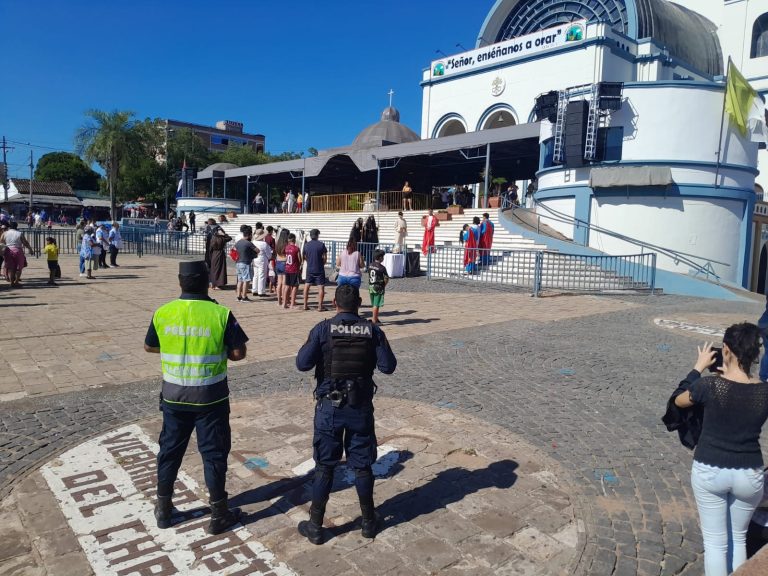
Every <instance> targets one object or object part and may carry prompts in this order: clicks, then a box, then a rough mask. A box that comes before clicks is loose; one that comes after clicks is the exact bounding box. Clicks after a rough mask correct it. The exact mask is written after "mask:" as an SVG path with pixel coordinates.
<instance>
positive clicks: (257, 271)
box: [205, 218, 328, 312]
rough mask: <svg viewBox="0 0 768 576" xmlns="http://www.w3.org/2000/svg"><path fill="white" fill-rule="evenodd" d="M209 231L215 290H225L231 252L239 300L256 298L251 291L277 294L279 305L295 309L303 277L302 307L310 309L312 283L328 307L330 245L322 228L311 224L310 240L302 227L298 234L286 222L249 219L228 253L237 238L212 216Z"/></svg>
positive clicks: (208, 249)
mask: <svg viewBox="0 0 768 576" xmlns="http://www.w3.org/2000/svg"><path fill="white" fill-rule="evenodd" d="M205 236H206V242H205V261H206V263H207V264H208V267H209V273H210V278H209V280H210V286H211V288H212V289H213V290H220V289H222V288H224V287H225V286H226V285H227V283H228V279H227V267H226V262H227V261H226V258H227V256H229V257H230V258H232V259H233V260H234V261H235V268H236V271H237V272H236V273H237V285H236V297H237V301H238V302H251V299H250V298H249V297H248V294H249V293H250V295H251V296H255V297H257V298H265V297H268V296H274V297H275V298H276V300H277V305H278V306H279V307H281V308H283V309H296V308H298V304H297V295H298V288H299V283H300V279H302V278H303V279H304V290H303V309H304V310H308V309H309V295H310V294H309V293H310V287H311V286H316V287H317V291H318V304H317V309H318V310H320V311H321V312H323V311H325V306H324V300H325V285H326V283H327V282H328V279H327V277H326V273H325V265H326V262H327V259H328V250H327V248H326V246H325V243H324V242H322V241H320V239H319V236H320V231H319V230H317V229H312V230H311V231H310V233H309V240H308V241H305V237H304V232H303V231H297V234H294V233H291V232H290V230H288V229H287V228H282V227H281V228H278V229H277V230H276V229H275V228H273V227H272V226H267V227H266V228H265V227H264V225H263V224H262V223H261V222H257V223H256V225H255V227H251V226H248V225H245V224H244V225H243V226H241V227H240V233H239V234H238V235H237V237H236V238H235V239H234V240H235V243H234V246H233V247H232V249H231V251H230V253H229V255H227V254H226V253H225V252H226V247H227V245H228V243H229V242H230V241H232V240H233V239H232V238H231V237H230V236H229V235H228V234H227V233H226V232H225V231H224V229H223V228H222V227H221V225H220V223H218V222H216V220H214V219H213V218H209V219H208V221H207V223H206V226H205Z"/></svg>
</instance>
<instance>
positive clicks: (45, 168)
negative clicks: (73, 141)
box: [35, 152, 101, 190]
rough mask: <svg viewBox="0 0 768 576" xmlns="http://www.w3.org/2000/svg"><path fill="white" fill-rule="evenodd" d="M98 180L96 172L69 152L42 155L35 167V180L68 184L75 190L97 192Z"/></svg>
mask: <svg viewBox="0 0 768 576" xmlns="http://www.w3.org/2000/svg"><path fill="white" fill-rule="evenodd" d="M100 179H101V176H99V173H98V172H96V171H94V170H91V168H90V166H88V165H87V164H86V163H85V162H83V160H82V158H80V156H78V155H77V154H72V153H71V152H49V153H48V154H43V156H41V157H40V160H38V161H37V166H36V167H35V180H42V181H43V182H62V181H63V182H68V183H69V185H70V186H72V188H74V189H75V190H98V189H99V180H100Z"/></svg>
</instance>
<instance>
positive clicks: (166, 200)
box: [163, 120, 175, 218]
mask: <svg viewBox="0 0 768 576" xmlns="http://www.w3.org/2000/svg"><path fill="white" fill-rule="evenodd" d="M174 132H175V130H174V129H173V128H170V127H169V126H168V120H166V121H165V184H166V185H165V187H164V191H163V196H165V217H166V218H168V188H167V186H168V139H169V138H170V135H171V134H173V133H174Z"/></svg>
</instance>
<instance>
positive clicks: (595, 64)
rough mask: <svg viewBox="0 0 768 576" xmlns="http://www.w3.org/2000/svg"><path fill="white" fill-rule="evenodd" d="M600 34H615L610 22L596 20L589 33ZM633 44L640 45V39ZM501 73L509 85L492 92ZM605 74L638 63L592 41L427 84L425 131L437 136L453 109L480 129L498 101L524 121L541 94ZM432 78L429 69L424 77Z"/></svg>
mask: <svg viewBox="0 0 768 576" xmlns="http://www.w3.org/2000/svg"><path fill="white" fill-rule="evenodd" d="M598 35H599V36H606V37H610V38H614V35H611V34H610V33H609V31H606V30H605V26H604V25H602V24H600V25H590V26H589V27H588V29H587V34H586V36H587V38H594V37H596V36H598ZM631 49H632V50H634V49H635V47H634V45H633V46H631ZM496 78H501V79H502V80H504V81H505V82H506V88H505V90H504V92H503V93H502V94H501V95H499V96H493V95H492V93H491V88H492V83H493V81H494V80H495V79H496ZM603 78H604V79H606V80H613V81H617V82H624V81H631V80H634V69H633V66H632V65H631V64H629V63H627V62H626V61H624V60H623V59H621V58H618V57H617V56H615V55H613V54H611V53H610V51H609V50H607V49H604V48H603V47H595V46H589V47H585V48H580V49H575V50H571V51H568V52H561V53H558V54H556V55H553V56H551V57H549V58H540V59H537V60H531V61H528V62H522V63H521V62H514V61H513V62H511V63H510V64H509V65H507V66H506V67H503V68H497V69H493V70H488V71H485V72H481V73H477V74H473V75H467V76H456V77H455V78H453V79H452V80H444V81H442V82H437V83H435V84H433V85H428V84H425V85H424V86H423V93H422V126H421V137H422V138H431V137H432V134H433V132H434V129H435V126H436V124H437V122H438V121H439V120H440V118H442V117H443V116H445V115H446V114H449V113H458V114H460V115H461V116H462V117H463V118H464V119H465V120H466V123H467V128H468V130H469V131H470V132H471V131H474V130H475V129H476V127H477V125H478V123H479V121H480V119H481V117H482V115H483V113H484V112H485V111H486V110H488V108H490V107H491V106H494V105H496V104H507V105H508V106H510V107H511V108H512V109H513V110H514V111H515V114H516V116H517V118H518V119H519V120H520V122H527V121H528V116H529V115H530V113H531V111H532V110H533V107H534V104H535V100H536V97H537V96H538V95H539V94H542V93H543V92H548V91H550V90H560V89H563V88H567V87H569V86H577V85H581V84H591V83H592V82H596V81H599V80H601V79H603ZM428 79H429V71H428V70H427V71H425V73H424V75H423V80H425V81H426V80H428Z"/></svg>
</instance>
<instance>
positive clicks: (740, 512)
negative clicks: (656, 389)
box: [675, 322, 768, 576]
mask: <svg viewBox="0 0 768 576" xmlns="http://www.w3.org/2000/svg"><path fill="white" fill-rule="evenodd" d="M759 356H760V331H759V330H758V328H757V326H755V325H754V324H749V323H746V322H744V323H742V324H734V325H733V326H731V327H730V328H728V329H727V330H726V331H725V335H724V336H723V348H722V366H718V365H717V361H716V358H717V354H716V350H714V349H713V348H712V346H711V345H710V344H709V343H707V344H705V345H704V346H703V347H702V348H699V357H698V359H697V361H696V365H695V366H694V369H693V371H692V372H691V373H690V374H689V375H688V376H687V377H686V381H687V382H692V384H690V387H689V388H688V389H687V390H686V391H685V392H683V393H682V394H680V395H679V396H677V397H676V398H675V404H676V405H677V406H678V408H690V407H691V406H693V405H694V404H698V405H700V406H703V413H704V421H703V425H702V429H701V436H700V437H699V440H698V443H697V444H696V451H695V452H694V454H693V466H692V469H691V487H692V488H693V496H694V498H696V505H697V507H698V509H699V521H700V522H701V535H702V537H703V539H704V571H705V573H706V576H726V575H727V574H730V573H731V572H733V571H735V570H736V569H737V568H738V567H739V566H740V565H741V564H743V563H744V561H745V560H746V547H745V537H746V533H747V526H748V525H749V520H750V518H751V517H752V513H753V512H754V511H755V508H756V507H757V505H758V504H759V502H760V500H762V497H763V466H764V462H763V454H762V451H761V449H760V432H761V430H762V427H763V424H765V421H766V419H768V384H766V383H765V382H761V381H760V379H759V378H756V377H754V376H752V373H751V372H752V368H753V367H754V365H755V363H756V362H757V359H758V357H759ZM705 369H709V370H712V371H714V372H715V374H716V375H715V376H705V377H703V378H701V377H700V376H701V373H702V371H704V370H705Z"/></svg>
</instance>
